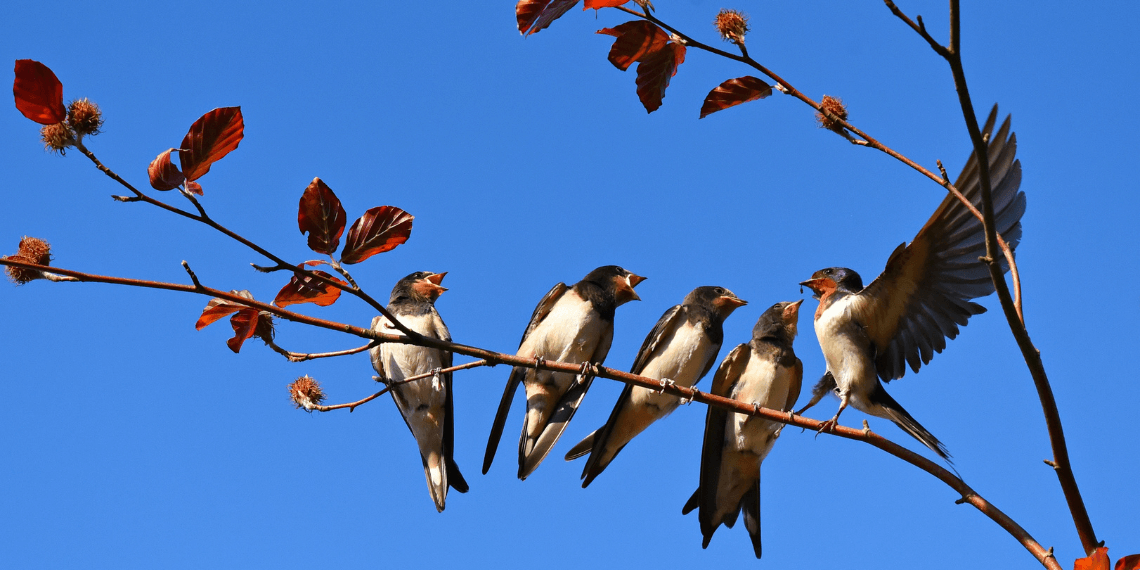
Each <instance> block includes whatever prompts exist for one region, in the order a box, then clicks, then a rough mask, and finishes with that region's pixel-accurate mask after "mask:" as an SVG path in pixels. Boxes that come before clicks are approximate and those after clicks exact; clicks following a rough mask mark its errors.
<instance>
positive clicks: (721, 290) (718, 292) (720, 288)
mask: <svg viewBox="0 0 1140 570" xmlns="http://www.w3.org/2000/svg"><path fill="white" fill-rule="evenodd" d="M713 291H714V292H716V294H717V295H724V288H723V287H717V288H716V289H713Z"/></svg>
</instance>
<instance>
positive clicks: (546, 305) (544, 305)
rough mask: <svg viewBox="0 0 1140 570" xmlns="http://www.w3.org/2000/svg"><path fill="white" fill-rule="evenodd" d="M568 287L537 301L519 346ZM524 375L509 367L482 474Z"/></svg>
mask: <svg viewBox="0 0 1140 570" xmlns="http://www.w3.org/2000/svg"><path fill="white" fill-rule="evenodd" d="M569 289H570V287H568V286H566V284H565V283H559V284H557V285H555V286H554V287H552V288H551V289H550V291H549V292H547V293H546V295H545V296H544V297H543V298H542V300H541V301H539V302H538V306H537V307H535V308H534V313H533V314H532V315H531V316H530V324H528V325H527V326H526V331H525V332H523V336H522V339H521V340H519V346H522V344H523V343H524V342H526V338H527V337H528V336H530V333H531V331H533V330H534V329H535V328H537V327H538V324H539V323H541V322H542V320H543V319H545V318H546V316H547V315H549V314H550V310H551V309H552V308H553V307H554V304H555V303H557V302H558V299H561V298H562V295H563V294H565V293H566V291H567V290H569ZM525 376H526V369H525V368H521V367H519V366H515V367H514V368H512V369H511V375H510V376H509V377H508V378H507V386H506V387H505V388H504V389H503V399H502V400H500V401H499V410H498V411H497V412H496V413H495V422H494V423H493V424H491V435H490V436H488V437H487V451H486V453H485V454H484V455H483V474H484V475H486V474H487V471H488V470H490V469H491V462H492V461H494V459H495V451H496V450H497V449H498V448H499V440H501V439H502V438H503V427H504V426H505V425H506V423H507V412H510V411H511V401H513V400H514V398H515V391H516V390H517V389H518V387H519V384H521V383H522V381H523V378H524V377H525Z"/></svg>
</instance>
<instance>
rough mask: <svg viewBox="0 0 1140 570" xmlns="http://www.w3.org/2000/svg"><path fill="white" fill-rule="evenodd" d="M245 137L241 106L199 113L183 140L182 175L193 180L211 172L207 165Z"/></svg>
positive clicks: (180, 155) (180, 156)
mask: <svg viewBox="0 0 1140 570" xmlns="http://www.w3.org/2000/svg"><path fill="white" fill-rule="evenodd" d="M243 136H245V123H244V121H243V120H242V117H241V107H220V108H218V109H214V110H213V111H210V112H209V113H206V114H205V115H202V116H201V117H200V118H199V119H198V120H197V121H194V124H193V125H190V131H189V132H187V133H186V137H185V138H183V139H182V146H181V147H180V148H181V150H182V152H180V153H179V158H180V159H181V160H182V174H183V175H185V176H186V180H190V181H194V180H197V179H199V178H201V177H202V176H203V175H205V174H206V173H207V172H209V171H210V165H211V164H213V163H215V162H217V161H219V160H221V159H222V157H223V156H225V155H227V154H229V152H230V151H231V150H234V149H235V148H237V147H238V143H240V142H241V139H242V137H243Z"/></svg>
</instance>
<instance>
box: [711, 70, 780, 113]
mask: <svg viewBox="0 0 1140 570" xmlns="http://www.w3.org/2000/svg"><path fill="white" fill-rule="evenodd" d="M771 94H772V86H771V85H768V84H767V83H764V82H763V81H761V80H759V79H757V78H755V77H752V76H751V75H745V76H744V77H737V78H736V79H729V80H728V81H725V82H724V83H721V84H720V85H717V86H716V89H713V90H712V91H709V95H708V97H705V104H704V105H701V118H702V119H703V118H705V117H707V116H709V115H711V114H713V113H715V112H717V111H723V110H725V109H727V108H729V107H735V106H736V105H739V104H741V103H747V102H749V101H755V100H757V99H763V98H765V97H767V96H769V95H771Z"/></svg>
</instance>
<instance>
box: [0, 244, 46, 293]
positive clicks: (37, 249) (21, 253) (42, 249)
mask: <svg viewBox="0 0 1140 570" xmlns="http://www.w3.org/2000/svg"><path fill="white" fill-rule="evenodd" d="M6 259H11V260H13V261H22V262H24V263H34V264H36V265H51V245H50V244H48V242H46V241H44V240H42V239H39V238H33V237H28V236H24V237H23V238H22V239H21V240H20V248H19V250H18V251H17V252H16V255H10V256H8V257H6ZM6 269H7V272H8V279H10V280H11V281H12V283H15V284H16V285H23V284H24V283H27V282H29V281H32V280H35V279H44V278H45V277H44V274H43V273H42V272H39V271H36V270H34V269H25V268H23V267H13V266H11V265H9V266H7V267H6Z"/></svg>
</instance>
